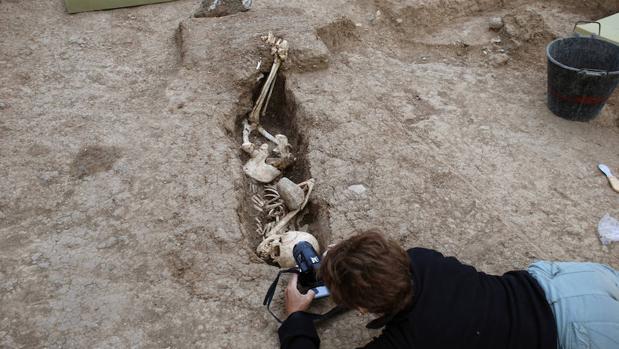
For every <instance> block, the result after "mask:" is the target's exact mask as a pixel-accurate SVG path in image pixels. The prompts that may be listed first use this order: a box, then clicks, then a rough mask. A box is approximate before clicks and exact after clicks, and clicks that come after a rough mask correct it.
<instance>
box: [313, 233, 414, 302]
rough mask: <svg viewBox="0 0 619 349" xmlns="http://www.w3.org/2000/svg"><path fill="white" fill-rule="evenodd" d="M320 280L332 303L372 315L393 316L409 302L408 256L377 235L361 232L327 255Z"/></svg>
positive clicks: (380, 235)
mask: <svg viewBox="0 0 619 349" xmlns="http://www.w3.org/2000/svg"><path fill="white" fill-rule="evenodd" d="M320 277H321V278H322V280H323V281H324V282H325V284H326V285H327V287H328V288H329V290H330V291H331V296H332V297H333V300H334V301H335V302H336V303H337V304H339V305H342V306H345V307H348V308H351V309H358V308H364V309H367V310H368V311H369V312H371V313H374V314H389V313H397V312H399V311H401V310H403V309H404V308H406V307H407V306H408V305H410V303H411V302H412V299H413V284H412V280H411V271H410V263H409V259H408V255H407V254H406V251H404V249H403V248H402V247H400V245H398V244H397V243H396V242H395V241H393V240H388V239H385V238H384V237H383V236H382V234H380V233H379V232H377V231H372V230H370V231H365V232H362V233H360V234H358V235H355V236H353V237H351V238H349V239H347V240H344V241H342V242H340V243H338V244H337V245H335V246H334V247H332V248H331V249H329V251H328V252H327V254H326V256H325V257H324V259H323V260H322V263H321V265H320Z"/></svg>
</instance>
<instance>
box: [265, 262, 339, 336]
mask: <svg viewBox="0 0 619 349" xmlns="http://www.w3.org/2000/svg"><path fill="white" fill-rule="evenodd" d="M286 273H291V274H299V269H297V268H290V269H282V270H280V271H279V272H278V273H277V276H276V277H275V280H273V282H272V283H271V286H269V289H268V290H267V294H266V295H265V296H264V302H263V303H262V305H266V306H267V310H268V311H269V314H271V315H272V316H273V318H275V320H277V322H279V323H280V324H281V323H282V322H283V321H282V320H280V318H278V317H277V315H275V313H273V311H272V310H271V301H273V296H274V295H275V290H276V289H277V284H278V283H279V278H280V276H281V275H282V274H286ZM347 310H348V309H346V308H344V307H341V306H339V305H336V306H335V307H333V308H331V310H329V311H328V312H326V313H324V314H315V313H310V312H307V311H304V312H303V313H304V314H306V315H307V316H309V317H310V318H311V319H312V320H314V321H322V320H327V319H330V318H333V317H335V316H336V315H339V314H342V313H344V312H346V311H347Z"/></svg>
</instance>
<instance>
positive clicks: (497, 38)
mask: <svg viewBox="0 0 619 349" xmlns="http://www.w3.org/2000/svg"><path fill="white" fill-rule="evenodd" d="M490 42H491V43H493V44H496V45H498V44H500V43H501V38H500V37H499V36H497V37H496V38H494V39H492V40H490Z"/></svg>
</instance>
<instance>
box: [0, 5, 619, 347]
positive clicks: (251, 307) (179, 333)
mask: <svg viewBox="0 0 619 349" xmlns="http://www.w3.org/2000/svg"><path fill="white" fill-rule="evenodd" d="M197 3H198V1H189V0H180V1H175V2H170V3H164V4H157V5H151V6H143V7H136V8H127V9H118V10H113V11H104V12H90V13H83V14H77V15H67V14H66V13H65V11H64V7H63V4H62V2H61V1H59V0H58V1H56V0H54V1H52V0H40V1H17V0H1V1H0V32H1V33H2V35H0V161H1V165H2V166H0V175H1V178H2V180H1V181H0V347H2V348H129V347H136V348H233V347H234V348H237V347H238V348H272V347H276V346H277V344H278V341H277V337H276V329H277V324H276V322H275V321H274V320H273V319H272V318H271V317H270V316H269V315H268V313H267V312H266V311H265V309H264V307H263V306H262V297H263V295H264V292H265V291H266V289H267V287H268V286H269V284H270V282H271V280H272V278H273V277H274V275H275V273H276V271H277V269H276V268H275V267H273V266H271V265H268V264H266V263H264V262H263V261H261V260H260V259H258V258H257V257H256V255H255V252H254V250H255V247H256V246H257V244H258V243H259V241H260V238H259V237H258V236H256V235H255V233H254V231H253V227H252V223H251V217H250V215H251V212H250V211H249V209H248V200H247V192H248V191H247V189H248V183H247V180H246V178H245V176H244V174H243V172H242V168H241V167H242V162H243V161H244V159H243V158H242V157H241V152H240V150H239V146H240V142H241V137H240V130H239V121H240V120H241V119H242V118H243V117H244V116H245V115H246V114H247V112H248V111H249V110H250V109H251V106H252V102H253V98H254V97H255V92H256V91H258V89H259V88H260V81H263V80H259V77H260V76H261V74H263V73H265V72H267V71H268V69H269V68H270V64H271V58H270V55H269V53H268V48H267V47H266V46H265V45H264V44H262V42H261V41H260V35H264V34H266V33H267V32H268V31H273V32H274V33H275V34H276V35H281V36H283V37H284V38H286V39H287V40H288V41H289V42H290V45H291V51H290V58H289V60H288V61H287V62H286V65H285V67H284V70H283V71H282V73H281V74H280V76H279V78H278V81H279V82H278V85H277V86H276V88H275V91H274V96H273V100H272V102H271V105H270V113H271V115H270V116H269V118H271V120H275V121H278V120H279V121H281V122H279V123H280V124H281V125H280V126H281V127H282V131H283V132H284V133H290V134H293V136H292V138H293V145H294V146H295V151H296V152H297V154H299V158H300V160H299V161H298V163H297V164H296V165H295V170H294V171H295V172H294V173H292V174H291V176H292V177H293V179H295V180H296V181H297V182H298V181H301V180H304V179H307V178H308V177H309V176H310V175H311V176H312V177H315V178H316V179H317V184H316V187H315V189H314V193H313V194H312V198H311V201H310V203H309V205H308V208H307V209H306V211H307V212H306V213H305V216H304V217H303V222H302V223H304V224H305V225H306V226H307V227H308V228H309V229H310V232H311V233H313V234H315V235H316V236H317V237H318V239H319V241H320V242H321V244H323V246H324V244H327V243H332V242H337V241H339V240H340V239H343V238H346V237H347V236H350V235H351V234H353V233H354V232H355V231H358V230H362V229H366V228H380V229H382V230H383V231H384V233H385V234H386V235H387V236H389V237H391V238H394V239H397V240H398V241H400V242H401V243H402V245H403V246H405V247H412V246H425V247H430V248H435V249H438V250H439V251H441V252H443V253H445V254H450V255H455V256H457V257H458V258H460V259H461V260H463V261H465V262H468V263H472V264H474V265H475V266H478V267H479V268H481V269H482V270H484V271H487V272H493V273H502V272H505V271H508V270H510V269H515V268H523V267H525V266H526V265H527V264H528V263H530V262H531V261H533V260H534V259H540V258H543V259H559V260H583V261H595V262H601V263H607V264H610V265H612V266H614V267H616V268H617V267H619V250H617V247H616V246H609V247H603V246H602V245H601V244H600V243H599V241H598V238H597V235H596V225H597V222H598V221H599V219H600V217H601V216H602V215H604V214H605V213H610V214H611V215H614V216H615V217H619V205H618V203H619V201H618V200H619V196H617V195H618V194H616V193H614V192H612V191H611V190H610V189H609V187H608V185H607V183H606V181H605V179H604V177H603V176H602V175H601V174H600V173H599V172H598V171H597V170H596V168H595V166H596V164H597V163H599V162H604V163H606V164H608V165H609V166H610V167H611V168H613V169H615V171H619V154H618V152H617V149H619V128H618V126H619V124H618V118H619V97H618V95H617V93H615V95H614V96H613V97H612V98H611V100H610V101H609V103H608V105H607V106H606V108H605V109H604V111H603V112H602V114H601V115H600V116H599V117H598V118H597V119H596V120H595V121H593V122H590V123H577V122H570V121H565V120H562V119H560V118H558V117H556V116H554V115H552V114H551V113H550V112H549V111H548V110H547V108H546V107H545V89H546V75H545V74H546V68H545V55H544V47H545V45H546V44H547V43H548V42H549V41H550V40H552V39H553V38H555V37H560V36H567V35H569V33H570V31H571V27H572V23H574V21H576V20H579V19H595V18H599V17H603V16H606V15H608V14H610V13H612V12H613V11H615V10H616V9H617V8H619V3H618V2H617V1H616V0H610V1H605V0H597V1H589V2H587V3H584V2H581V1H560V2H559V1H510V2H505V3H503V1H491V0H476V1H473V0H442V1H439V0H404V1H388V0H361V1H355V2H349V1H344V0H337V1H321V2H307V1H301V0H288V1H280V0H265V1H255V2H254V7H253V9H252V10H251V11H249V12H245V13H238V14H234V15H230V16H226V17H221V18H191V13H192V12H193V11H194V9H195V7H196V6H197ZM494 16H503V18H504V21H505V24H506V26H505V27H504V29H503V30H501V31H500V32H492V31H489V30H488V24H487V23H488V19H489V18H490V17H494ZM258 62H262V64H261V66H260V68H259V70H257V69H256V66H257V64H258ZM282 120H284V121H285V120H287V121H285V122H284V121H282ZM277 124H278V122H274V123H272V126H273V127H277ZM295 176H296V178H295ZM275 306H276V309H278V310H279V311H281V301H279V302H277V304H275ZM323 306H324V305H323ZM368 320H369V318H368V317H365V316H360V315H357V314H354V313H349V314H346V315H344V316H342V317H340V318H338V319H336V320H334V321H331V322H330V323H328V324H325V325H324V326H321V327H320V328H319V333H320V334H321V337H322V341H323V346H324V347H325V348H344V347H353V346H355V345H362V344H363V343H365V342H366V341H367V340H368V339H369V338H371V337H372V336H373V335H376V334H377V332H371V331H368V330H366V329H365V328H364V326H363V325H364V323H365V322H366V321H368Z"/></svg>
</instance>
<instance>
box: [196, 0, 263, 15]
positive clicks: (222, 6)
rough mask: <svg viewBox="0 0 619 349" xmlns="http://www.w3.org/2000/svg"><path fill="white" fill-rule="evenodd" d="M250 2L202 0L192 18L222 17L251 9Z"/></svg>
mask: <svg viewBox="0 0 619 349" xmlns="http://www.w3.org/2000/svg"><path fill="white" fill-rule="evenodd" d="M251 2H252V0H202V3H201V4H200V7H199V8H198V10H197V11H196V12H195V13H194V15H193V16H194V17H223V16H228V15H231V14H234V13H237V12H245V11H248V10H249V9H250V8H251Z"/></svg>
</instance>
